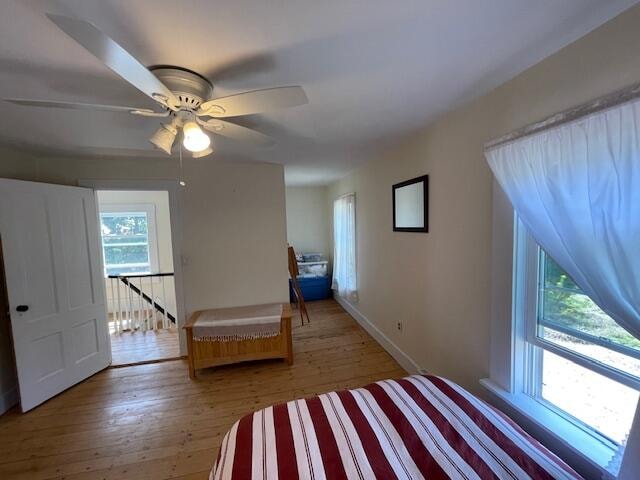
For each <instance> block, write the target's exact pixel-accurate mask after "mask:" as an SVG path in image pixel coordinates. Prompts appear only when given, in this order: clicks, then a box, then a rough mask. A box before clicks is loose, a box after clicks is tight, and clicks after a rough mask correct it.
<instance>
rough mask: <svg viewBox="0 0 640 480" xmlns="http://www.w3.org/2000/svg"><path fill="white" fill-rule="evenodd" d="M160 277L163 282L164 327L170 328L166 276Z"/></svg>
mask: <svg viewBox="0 0 640 480" xmlns="http://www.w3.org/2000/svg"><path fill="white" fill-rule="evenodd" d="M160 279H161V280H160V281H161V282H162V305H163V306H164V311H163V312H162V328H169V322H168V319H167V289H166V288H165V286H164V279H165V277H160Z"/></svg>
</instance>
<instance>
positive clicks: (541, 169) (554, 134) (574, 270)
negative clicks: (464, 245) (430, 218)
mask: <svg viewBox="0 0 640 480" xmlns="http://www.w3.org/2000/svg"><path fill="white" fill-rule="evenodd" d="M486 157H487V160H488V162H489V165H490V166H491V169H492V170H493V173H494V174H495V176H496V178H497V180H498V182H499V183H500V185H501V186H502V188H503V189H504V191H505V192H506V194H507V196H508V197H509V199H510V200H511V203H512V204H513V206H514V208H515V210H516V212H517V213H518V215H519V216H520V218H521V219H522V221H523V222H524V224H525V225H526V227H527V229H528V230H529V233H531V235H532V236H533V237H534V238H535V240H536V241H537V242H538V244H540V246H541V247H542V248H543V249H544V250H545V251H546V252H547V253H548V254H549V255H550V256H551V257H552V258H553V259H554V260H555V261H556V262H557V263H558V264H559V265H560V266H561V267H562V268H563V269H564V270H565V271H566V272H567V273H568V274H569V275H570V276H571V277H572V278H573V279H574V280H575V282H576V283H577V284H578V285H579V286H580V287H581V288H582V289H583V290H584V291H585V293H586V294H587V295H589V296H590V297H591V298H592V299H593V300H594V301H595V302H596V303H597V304H598V306H600V308H602V310H604V311H605V312H607V313H608V314H609V315H610V316H611V317H612V318H613V319H614V320H615V321H616V322H617V323H618V324H619V325H621V326H622V327H624V328H625V329H626V330H627V331H629V332H630V333H631V334H633V335H634V336H636V337H637V338H640V101H635V102H633V103H627V104H623V105H621V106H617V107H615V108H611V109H609V110H605V111H603V112H599V113H596V114H592V115H590V116H587V117H584V118H582V119H580V120H578V121H574V122H571V123H567V124H565V125H562V126H559V127H555V128H553V129H550V130H547V131H544V132H541V133H538V134H534V135H532V136H529V137H525V138H522V139H519V140H515V141H513V142H511V143H508V144H505V145H502V146H498V147H496V148H493V149H490V150H488V151H487V152H486Z"/></svg>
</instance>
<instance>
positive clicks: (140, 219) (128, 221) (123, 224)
mask: <svg viewBox="0 0 640 480" xmlns="http://www.w3.org/2000/svg"><path fill="white" fill-rule="evenodd" d="M100 219H101V223H102V235H103V236H105V235H124V236H136V235H145V236H146V235H147V214H146V213H145V212H134V213H102V214H101V215H100Z"/></svg>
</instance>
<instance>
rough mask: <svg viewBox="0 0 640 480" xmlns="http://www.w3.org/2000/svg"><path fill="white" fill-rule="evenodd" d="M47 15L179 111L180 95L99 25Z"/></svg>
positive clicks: (129, 79) (144, 90) (107, 62)
mask: <svg viewBox="0 0 640 480" xmlns="http://www.w3.org/2000/svg"><path fill="white" fill-rule="evenodd" d="M47 17H49V19H50V20H51V21H52V22H53V23H55V24H56V25H57V26H58V27H59V28H60V29H61V30H62V31H63V32H65V33H66V34H67V35H69V36H70V37H71V38H73V39H74V40H75V41H76V42H78V43H79V44H80V45H82V46H83V47H84V48H85V49H87V50H88V51H89V52H91V53H92V54H93V55H94V56H95V57H96V58H98V60H100V61H102V62H103V63H104V64H105V65H106V66H107V67H109V68H110V69H111V70H113V71H114V72H116V73H117V74H118V75H120V76H121V77H122V78H124V79H125V80H126V81H127V82H129V83H130V84H131V85H133V86H134V87H136V88H137V89H138V90H140V91H141V92H142V93H144V94H146V95H148V96H149V97H151V98H152V99H154V100H155V101H156V102H159V103H161V104H163V105H165V106H168V107H169V108H171V109H172V110H176V109H177V108H178V105H179V104H180V102H179V100H178V99H177V98H176V96H175V95H174V94H173V93H172V92H171V90H169V89H168V88H167V87H166V86H165V85H164V84H163V83H162V82H161V81H160V80H158V78H157V77H156V76H155V75H154V74H153V73H151V72H150V71H149V70H148V69H147V68H146V67H145V66H144V65H142V64H141V63H140V62H139V61H138V60H136V59H135V57H133V56H132V55H131V54H130V53H129V52H127V51H126V50H125V49H124V48H122V47H121V46H120V45H119V44H118V43H116V41H115V40H113V39H112V38H110V37H109V36H107V35H105V34H104V33H103V32H102V31H100V30H99V29H98V28H97V27H96V26H95V25H93V24H91V23H89V22H85V21H83V20H78V19H75V18H71V17H65V16H64V15H54V14H52V13H47Z"/></svg>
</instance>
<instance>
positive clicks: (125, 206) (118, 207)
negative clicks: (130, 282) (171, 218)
mask: <svg viewBox="0 0 640 480" xmlns="http://www.w3.org/2000/svg"><path fill="white" fill-rule="evenodd" d="M105 213H106V214H123V213H144V214H146V216H147V248H148V250H149V270H150V272H149V273H156V272H158V271H159V258H158V230H157V228H156V207H155V205H154V204H153V203H102V204H100V206H99V219H100V221H102V214H105ZM100 246H101V251H102V263H103V269H104V276H105V278H107V277H108V276H109V275H108V274H107V263H106V258H105V251H104V247H105V246H104V243H102V231H101V232H100ZM132 275H133V274H132Z"/></svg>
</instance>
